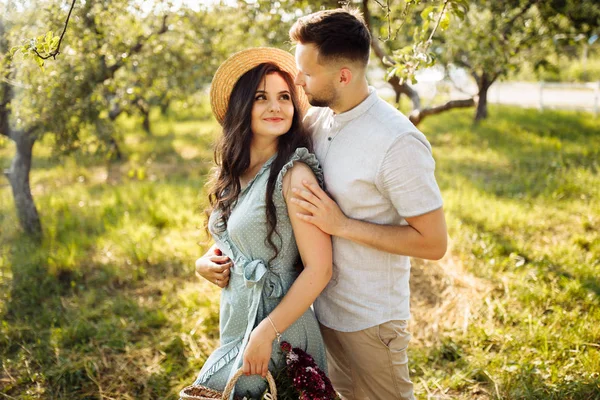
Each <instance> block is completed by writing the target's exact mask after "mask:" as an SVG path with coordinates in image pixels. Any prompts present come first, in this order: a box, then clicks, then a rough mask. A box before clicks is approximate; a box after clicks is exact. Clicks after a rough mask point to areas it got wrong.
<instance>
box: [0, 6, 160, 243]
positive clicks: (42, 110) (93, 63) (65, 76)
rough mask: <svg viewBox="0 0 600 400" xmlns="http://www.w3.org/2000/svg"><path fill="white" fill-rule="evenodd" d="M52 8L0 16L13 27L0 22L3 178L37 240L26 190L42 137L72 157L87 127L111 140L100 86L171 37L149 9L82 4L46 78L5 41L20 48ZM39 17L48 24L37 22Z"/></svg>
mask: <svg viewBox="0 0 600 400" xmlns="http://www.w3.org/2000/svg"><path fill="white" fill-rule="evenodd" d="M56 5H57V4H56V3H55V4H53V5H52V6H50V7H47V8H46V9H43V7H41V5H40V4H39V3H36V2H32V8H30V9H27V10H26V12H24V13H20V14H19V15H18V17H17V15H16V12H15V11H14V8H11V6H12V4H11V3H9V4H8V5H7V11H8V12H7V13H3V14H2V15H3V16H5V15H9V16H11V17H12V20H13V21H17V22H16V23H14V24H13V25H12V26H7V25H6V21H7V19H5V18H4V17H3V18H2V19H1V20H0V21H1V25H0V46H1V48H0V50H1V51H0V54H2V60H1V61H2V66H3V67H2V75H3V78H4V79H3V80H2V82H1V93H2V103H1V108H0V134H2V135H4V136H6V137H8V138H9V139H10V140H12V141H13V142H15V144H16V154H15V157H14V159H13V161H12V164H11V166H10V168H9V169H8V170H6V171H5V175H6V176H7V178H8V180H9V181H10V184H11V187H12V191H13V198H14V201H15V207H16V209H17V214H18V216H19V221H20V223H21V226H22V227H23V229H24V231H25V232H26V233H27V234H29V235H32V236H34V237H37V238H41V235H42V226H41V223H40V218H39V215H38V212H37V209H36V207H35V203H34V201H33V197H32V195H31V189H30V186H29V175H30V170H31V163H32V158H33V147H34V144H35V142H36V141H37V140H38V139H39V138H40V137H42V136H43V135H53V136H54V138H55V143H56V150H57V152H69V151H73V150H74V149H77V147H78V145H79V144H80V135H81V132H82V131H84V130H85V128H87V127H93V129H91V131H93V133H94V135H95V137H96V139H97V140H98V142H99V143H106V142H107V141H109V139H111V138H112V124H111V121H110V119H109V118H108V115H107V113H105V112H103V111H104V110H107V101H106V97H105V96H103V94H104V86H105V85H108V84H110V82H111V81H112V80H114V79H115V74H117V72H118V71H120V70H122V69H127V68H131V65H132V64H131V62H130V60H131V57H132V56H133V55H137V54H140V53H142V52H143V51H147V50H146V49H147V48H149V47H151V44H152V43H154V41H156V38H157V37H159V36H161V35H163V34H165V33H166V32H168V31H169V27H168V25H167V15H159V14H158V13H155V12H154V10H153V11H151V12H149V13H147V14H146V15H142V14H141V10H139V9H138V10H136V9H135V6H134V7H133V10H132V8H131V5H130V4H129V2H127V1H104V2H101V1H97V2H85V3H84V4H83V7H81V8H76V9H75V10H74V11H73V12H74V16H75V18H74V21H72V22H71V24H70V25H69V40H68V41H67V43H66V47H65V50H64V53H65V54H64V55H65V56H64V57H59V58H57V59H56V60H53V61H52V62H51V63H48V64H47V66H46V71H45V73H41V72H40V71H39V69H38V67H37V66H32V65H30V64H28V63H25V62H21V63H17V62H16V61H15V60H11V59H10V58H9V57H7V56H6V53H7V52H8V49H9V47H10V44H11V43H10V42H11V41H12V42H14V43H18V41H19V40H20V39H19V38H21V37H26V36H27V35H25V34H24V33H25V31H26V30H31V29H32V27H36V26H40V25H42V24H43V25H45V24H46V21H56V20H58V14H60V11H61V10H60V7H56ZM53 6H54V7H53ZM40 9H42V10H43V11H42V12H40V11H39V10H40ZM40 14H41V15H44V16H46V18H43V19H42V18H40ZM42 21H43V22H42ZM7 28H8V29H7Z"/></svg>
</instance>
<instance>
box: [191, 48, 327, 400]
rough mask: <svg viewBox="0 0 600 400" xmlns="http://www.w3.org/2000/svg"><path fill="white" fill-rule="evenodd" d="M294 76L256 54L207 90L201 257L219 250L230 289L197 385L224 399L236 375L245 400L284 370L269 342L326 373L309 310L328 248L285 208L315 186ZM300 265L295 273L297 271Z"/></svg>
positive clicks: (268, 54)
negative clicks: (210, 150)
mask: <svg viewBox="0 0 600 400" xmlns="http://www.w3.org/2000/svg"><path fill="white" fill-rule="evenodd" d="M295 75H296V67H295V61H294V58H293V57H292V55H290V54H289V53H287V52H285V51H282V50H278V49H271V48H255V49H248V50H244V51H242V52H240V53H236V54H234V55H233V56H232V57H230V58H229V59H228V60H227V61H225V63H223V64H222V65H221V67H219V70H218V71H217V73H216V74H215V77H214V79H213V83H212V86H211V106H212V109H213V113H214V114H215V117H216V118H217V120H218V121H219V122H220V123H221V125H222V126H223V137H222V139H221V142H220V143H219V145H218V146H217V149H216V152H215V160H216V163H217V173H216V179H215V181H214V183H213V187H212V189H211V190H210V194H209V200H210V205H211V211H212V212H211V215H210V218H209V221H208V228H209V231H210V232H211V234H212V236H213V238H214V240H215V245H214V246H213V248H211V250H209V252H208V253H207V255H209V254H214V253H213V252H214V249H215V248H218V249H220V250H221V251H222V252H223V256H224V257H228V258H229V259H231V260H232V261H233V263H232V264H228V265H226V266H225V267H229V272H230V273H229V275H227V274H223V275H222V276H221V277H220V278H221V279H223V280H227V279H228V284H227V286H225V287H224V288H223V291H222V293H221V310H220V333H221V346H220V347H219V348H218V349H217V350H215V352H214V353H213V354H211V356H210V357H209V358H208V360H207V361H206V363H205V365H204V367H203V368H202V370H201V371H200V374H199V376H198V378H197V379H196V382H195V384H200V385H204V386H208V387H210V388H213V389H215V390H219V391H220V390H223V388H224V387H225V385H226V383H227V381H228V380H229V379H230V378H231V376H232V375H233V374H234V373H235V372H236V371H237V370H238V369H239V368H240V367H243V369H244V373H245V375H246V376H242V377H241V378H240V379H239V380H238V382H237V385H236V389H235V394H236V395H240V396H245V395H246V396H247V395H249V396H251V397H253V398H257V397H259V396H260V395H261V394H262V393H263V391H264V390H265V388H266V383H265V382H264V380H263V379H262V377H264V376H265V375H266V373H267V371H268V370H271V371H274V370H275V369H277V368H279V367H281V366H282V365H283V364H282V363H283V358H282V357H281V353H280V352H279V349H278V345H277V343H278V341H276V340H275V339H276V338H277V339H280V338H282V339H283V340H286V341H288V342H290V343H291V344H292V346H294V347H300V348H302V349H303V350H305V351H306V352H308V353H309V354H311V355H312V356H313V358H314V359H315V361H316V362H317V364H318V365H319V366H320V367H321V368H322V369H323V370H326V364H325V349H324V345H323V341H322V338H321V335H320V331H319V326H318V323H317V321H316V319H315V317H314V314H313V312H312V310H311V309H310V305H311V304H312V303H313V301H314V300H315V299H316V298H317V296H318V295H319V293H320V292H321V291H322V290H323V289H324V288H325V286H326V285H327V283H328V281H329V279H330V278H331V270H332V252H331V238H330V237H329V235H327V234H325V233H323V232H322V231H320V230H319V229H318V228H316V227H315V226H313V225H311V224H309V223H306V222H303V221H301V220H300V219H299V218H298V217H297V213H298V212H300V209H299V208H298V206H297V205H295V204H293V203H292V202H291V201H290V200H291V198H292V191H291V188H292V186H301V182H302V181H303V180H305V181H309V182H313V183H317V182H318V183H321V182H322V179H323V178H322V172H321V169H320V168H319V166H318V162H317V160H316V158H315V156H314V155H313V154H312V153H310V149H311V140H310V136H309V134H308V132H306V131H305V130H304V129H303V127H302V116H303V115H302V114H303V112H304V111H305V110H306V108H307V107H308V102H307V99H306V98H305V97H304V96H305V95H304V93H303V91H301V90H300V91H297V90H296V87H295V85H294V83H293V77H294V76H295ZM299 255H300V257H301V259H302V264H303V268H298V267H297V265H298V261H299V260H298V256H299ZM205 257H208V256H205ZM201 274H202V271H201ZM202 275H204V276H205V277H206V278H209V276H208V274H202ZM209 279H210V278H209ZM215 281H216V279H215V280H214V282H215ZM215 283H217V284H219V283H220V282H215ZM223 286H224V285H223ZM280 334H281V336H280Z"/></svg>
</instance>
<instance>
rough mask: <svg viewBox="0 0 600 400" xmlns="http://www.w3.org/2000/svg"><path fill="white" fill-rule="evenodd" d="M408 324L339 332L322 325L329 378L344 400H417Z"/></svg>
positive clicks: (392, 323) (399, 321) (388, 324)
mask: <svg viewBox="0 0 600 400" xmlns="http://www.w3.org/2000/svg"><path fill="white" fill-rule="evenodd" d="M407 326H408V322H407V321H402V320H398V321H389V322H386V323H383V324H381V325H377V326H374V327H371V328H368V329H365V330H362V331H358V332H339V331H336V330H333V329H330V328H327V327H325V326H323V325H321V333H322V334H323V339H324V340H325V346H326V348H327V364H328V369H329V377H330V379H331V382H332V383H333V387H334V388H335V390H337V392H338V393H339V394H340V395H341V396H342V398H343V399H344V400H395V399H398V400H414V395H413V384H412V382H411V381H410V378H409V377H408V355H407V353H406V349H407V347H408V342H409V341H410V338H411V335H410V333H409V332H408V331H407Z"/></svg>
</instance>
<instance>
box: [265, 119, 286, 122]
mask: <svg viewBox="0 0 600 400" xmlns="http://www.w3.org/2000/svg"><path fill="white" fill-rule="evenodd" d="M265 121H268V122H281V121H283V118H265Z"/></svg>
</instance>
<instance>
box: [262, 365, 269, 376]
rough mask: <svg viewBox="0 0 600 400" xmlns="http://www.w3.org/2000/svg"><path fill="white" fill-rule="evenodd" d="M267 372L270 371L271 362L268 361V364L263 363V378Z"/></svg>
mask: <svg viewBox="0 0 600 400" xmlns="http://www.w3.org/2000/svg"><path fill="white" fill-rule="evenodd" d="M267 372H269V364H268V363H267V364H265V363H263V365H262V372H261V375H262V377H263V378H264V377H266V376H267Z"/></svg>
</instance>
